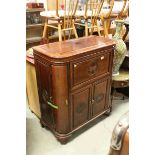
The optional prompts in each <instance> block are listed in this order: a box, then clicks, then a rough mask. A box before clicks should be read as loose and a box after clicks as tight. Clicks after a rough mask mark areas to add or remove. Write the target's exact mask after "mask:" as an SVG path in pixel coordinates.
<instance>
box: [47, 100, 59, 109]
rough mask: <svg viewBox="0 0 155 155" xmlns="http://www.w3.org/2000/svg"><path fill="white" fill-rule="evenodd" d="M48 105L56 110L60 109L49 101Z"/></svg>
mask: <svg viewBox="0 0 155 155" xmlns="http://www.w3.org/2000/svg"><path fill="white" fill-rule="evenodd" d="M47 104H48V105H49V106H51V107H52V108H54V109H58V106H57V105H54V104H53V103H51V102H49V101H47Z"/></svg>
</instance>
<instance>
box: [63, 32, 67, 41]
mask: <svg viewBox="0 0 155 155" xmlns="http://www.w3.org/2000/svg"><path fill="white" fill-rule="evenodd" d="M63 32H64V40H66V31H63Z"/></svg>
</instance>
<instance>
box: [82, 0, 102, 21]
mask: <svg viewBox="0 0 155 155" xmlns="http://www.w3.org/2000/svg"><path fill="white" fill-rule="evenodd" d="M103 3H104V0H86V4H85V17H86V18H88V17H89V18H91V19H92V18H94V19H97V17H98V16H99V14H100V11H101V9H102V6H103Z"/></svg>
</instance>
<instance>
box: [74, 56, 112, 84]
mask: <svg viewBox="0 0 155 155" xmlns="http://www.w3.org/2000/svg"><path fill="white" fill-rule="evenodd" d="M109 61H110V53H106V54H102V55H98V56H96V57H93V58H89V59H87V60H83V61H79V62H75V63H73V64H72V79H73V85H77V84H80V83H82V82H85V81H87V80H89V79H92V78H94V77H96V76H98V75H101V74H104V73H108V72H109Z"/></svg>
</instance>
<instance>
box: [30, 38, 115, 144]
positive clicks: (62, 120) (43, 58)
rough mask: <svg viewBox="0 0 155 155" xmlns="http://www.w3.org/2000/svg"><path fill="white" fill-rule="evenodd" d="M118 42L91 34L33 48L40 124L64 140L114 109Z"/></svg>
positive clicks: (62, 141)
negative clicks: (112, 92) (112, 93)
mask: <svg viewBox="0 0 155 155" xmlns="http://www.w3.org/2000/svg"><path fill="white" fill-rule="evenodd" d="M114 48H115V42H114V41H113V40H110V39H105V38H103V37H99V36H90V37H84V38H80V39H73V40H69V41H64V42H56V43H50V44H45V45H41V46H36V47H34V48H33V49H34V60H35V67H36V75H37V85H38V94H39V100H40V110H41V124H42V125H43V126H47V127H48V128H49V129H50V130H52V132H53V133H54V135H55V136H56V137H57V139H58V140H59V141H60V142H61V143H66V142H67V141H68V139H69V138H70V137H71V135H72V134H73V133H74V132H75V131H77V130H78V129H80V128H82V127H84V126H85V125H86V124H88V123H90V122H91V121H93V120H94V119H96V118H97V117H99V116H101V115H102V114H104V113H106V112H110V110H111V106H112V105H111V99H110V93H111V80H112V62H113V54H114Z"/></svg>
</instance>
